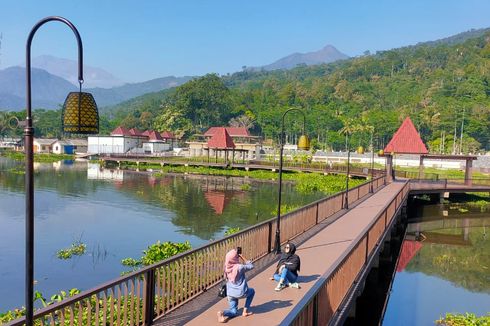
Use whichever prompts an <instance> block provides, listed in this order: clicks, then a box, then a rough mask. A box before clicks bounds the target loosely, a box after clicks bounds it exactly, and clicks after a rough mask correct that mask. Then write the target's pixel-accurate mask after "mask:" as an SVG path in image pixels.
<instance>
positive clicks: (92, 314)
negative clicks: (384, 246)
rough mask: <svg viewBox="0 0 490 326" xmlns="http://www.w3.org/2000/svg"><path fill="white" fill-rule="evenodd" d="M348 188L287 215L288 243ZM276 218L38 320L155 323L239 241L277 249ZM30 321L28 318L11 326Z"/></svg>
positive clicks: (247, 246)
mask: <svg viewBox="0 0 490 326" xmlns="http://www.w3.org/2000/svg"><path fill="white" fill-rule="evenodd" d="M385 181H386V180H385V177H384V176H382V177H379V178H375V179H373V180H372V181H370V182H368V183H365V184H362V185H360V186H357V187H355V188H352V189H350V190H349V193H348V197H349V202H350V203H352V202H354V201H356V200H357V199H359V198H361V197H362V196H364V195H366V194H367V193H368V192H369V191H370V187H371V185H372V187H373V188H374V189H378V188H380V187H381V186H383V185H384V184H385ZM344 196H345V192H341V193H338V194H335V195H333V196H329V197H326V198H324V199H321V200H319V201H316V202H313V203H311V204H309V205H306V206H304V207H301V208H299V209H297V210H295V211H292V212H290V213H288V214H285V215H283V216H281V238H282V239H283V243H284V242H286V241H287V240H289V239H292V238H294V237H296V236H298V235H300V234H301V233H303V232H305V231H306V230H308V229H310V228H311V227H313V226H315V225H316V224H318V223H319V222H321V221H323V220H325V219H326V218H328V217H329V216H332V215H333V214H335V213H337V212H339V211H340V210H342V209H343V202H344V199H345V197H344ZM275 228H276V219H275V218H273V219H270V220H268V221H264V222H262V223H259V224H257V225H255V226H252V227H250V228H248V229H245V230H243V231H241V232H238V233H235V234H233V235H231V236H228V237H226V238H223V239H221V240H217V241H214V242H212V243H209V244H207V245H204V246H202V247H199V248H196V249H194V250H191V251H188V252H185V253H182V254H180V255H177V256H174V257H172V258H169V259H167V260H164V261H162V262H159V263H156V264H154V265H151V266H147V267H145V268H142V269H141V270H139V271H136V272H133V273H131V274H128V275H127V276H123V277H120V278H118V279H115V280H113V281H110V282H108V283H106V284H103V285H100V286H98V287H96V288H94V289H91V290H88V291H84V292H82V293H80V294H78V295H76V296H73V297H70V298H68V299H66V300H64V301H61V302H58V303H55V304H53V305H50V306H47V307H45V308H42V309H39V310H37V311H36V312H35V314H34V320H35V324H36V325H100V324H102V325H150V324H151V323H152V322H153V320H155V319H156V318H160V317H162V316H164V315H166V314H167V313H169V312H170V311H172V310H174V309H176V308H177V307H179V306H181V305H183V304H185V303H186V302H188V301H190V300H192V299H193V298H195V297H196V296H197V295H199V294H201V293H202V292H203V291H206V290H207V289H208V288H210V287H213V286H214V285H216V284H217V283H219V282H220V281H221V279H222V277H223V259H224V257H225V254H226V252H227V251H228V250H229V249H230V248H235V247H237V246H238V245H239V246H241V247H242V248H243V251H244V252H246V253H247V257H248V258H250V259H252V260H257V259H259V258H261V257H263V256H265V255H267V254H268V253H270V252H271V251H272V249H273V245H274V239H275V238H274V230H275ZM23 324H25V318H20V319H17V320H15V321H12V322H10V323H8V324H7V325H8V326H14V325H15V326H17V325H23Z"/></svg>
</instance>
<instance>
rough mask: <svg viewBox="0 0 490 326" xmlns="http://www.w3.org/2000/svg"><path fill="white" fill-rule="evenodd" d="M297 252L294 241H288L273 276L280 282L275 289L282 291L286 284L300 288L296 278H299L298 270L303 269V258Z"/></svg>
mask: <svg viewBox="0 0 490 326" xmlns="http://www.w3.org/2000/svg"><path fill="white" fill-rule="evenodd" d="M295 252H296V246H295V245H294V243H292V242H288V243H286V246H285V247H284V253H283V254H282V255H281V258H280V259H279V262H278V263H277V269H276V273H275V274H274V276H273V279H274V280H276V281H277V282H279V283H277V286H276V288H275V289H274V290H276V291H281V290H282V289H284V288H285V287H286V286H290V287H292V288H296V289H299V288H300V286H299V284H298V283H297V282H296V280H297V279H298V272H299V270H300V269H301V260H300V259H299V256H298V255H296V254H295Z"/></svg>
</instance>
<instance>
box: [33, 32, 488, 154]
mask: <svg viewBox="0 0 490 326" xmlns="http://www.w3.org/2000/svg"><path fill="white" fill-rule="evenodd" d="M489 95H490V33H486V34H485V35H483V36H479V37H475V38H471V39H467V40H466V41H464V42H462V43H458V44H452V43H435V44H421V45H417V46H411V47H405V48H399V49H394V50H389V51H382V52H377V53H376V54H373V55H363V56H359V57H356V58H351V59H348V60H343V61H339V62H335V63H331V64H323V65H316V66H301V67H297V68H295V69H292V70H276V71H250V70H246V69H245V70H244V71H241V72H237V73H234V74H231V75H226V76H218V75H217V74H208V75H205V76H202V77H200V78H196V79H194V80H191V81H189V82H187V83H185V84H183V85H181V86H179V87H176V88H174V89H170V90H165V91H161V92H157V93H151V94H146V95H143V96H140V97H138V98H135V99H132V100H130V101H127V102H124V103H121V104H119V105H116V106H114V107H110V108H104V109H103V110H102V111H101V112H102V113H101V117H102V123H101V132H105V133H107V132H109V131H110V130H111V128H114V127H115V126H117V125H123V126H125V127H127V128H132V127H135V128H139V129H150V128H152V129H156V130H160V131H163V130H169V131H172V132H174V133H176V134H177V135H179V136H181V137H183V139H186V138H189V137H192V135H194V134H202V133H203V132H204V131H205V130H206V129H207V128H209V127H210V126H227V125H234V126H244V127H247V128H248V129H249V130H250V132H251V133H252V134H255V135H260V136H262V137H264V138H266V139H272V140H273V141H277V140H278V137H279V133H280V127H281V126H280V119H281V116H282V113H283V112H285V110H287V109H288V108H290V107H298V108H301V109H303V110H304V111H305V112H306V119H307V122H306V125H307V126H306V128H307V130H306V131H307V133H308V135H309V136H310V137H311V138H312V144H313V146H314V147H315V148H325V149H334V150H343V149H344V148H345V138H344V136H345V134H351V143H352V144H353V146H356V147H357V146H363V147H365V148H368V147H369V146H370V145H371V143H374V147H375V148H382V147H383V146H385V145H386V143H387V142H388V141H389V140H390V139H391V137H392V135H393V133H394V132H395V131H396V130H397V128H398V127H399V126H400V124H401V122H402V121H403V119H404V118H405V117H407V116H409V117H410V118H411V119H412V121H413V122H414V124H415V126H416V128H417V130H418V131H419V133H420V135H421V137H422V139H423V141H424V142H425V143H426V144H427V145H428V147H429V149H430V151H431V152H435V153H439V152H443V153H446V154H448V153H453V152H454V153H460V152H462V153H476V152H479V151H484V150H490V98H489ZM36 112H37V115H38V117H39V122H38V125H41V126H40V127H39V126H37V128H38V131H37V132H38V133H40V134H42V135H47V134H50V133H51V134H54V133H55V131H54V130H55V126H50V124H49V122H48V121H51V119H45V120H47V121H46V124H47V125H46V126H44V127H43V121H44V119H43V116H45V115H52V114H55V113H52V112H49V111H43V112H41V111H36ZM56 112H58V113H56V114H58V115H59V111H56ZM57 121H60V120H59V119H58V120H57ZM43 128H45V129H44V131H43ZM301 129H302V117H301V116H300V115H298V116H295V114H293V113H292V114H291V116H289V115H288V119H287V121H286V130H287V132H286V133H287V135H288V139H289V140H294V139H295V138H297V137H298V135H299V134H300V133H301Z"/></svg>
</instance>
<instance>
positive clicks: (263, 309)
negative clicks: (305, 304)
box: [253, 300, 293, 315]
mask: <svg viewBox="0 0 490 326" xmlns="http://www.w3.org/2000/svg"><path fill="white" fill-rule="evenodd" d="M292 305H293V303H292V300H272V301H268V302H265V303H262V304H259V305H257V306H253V312H254V314H255V315H258V314H265V313H268V312H270V311H273V310H276V309H281V308H286V307H290V306H292Z"/></svg>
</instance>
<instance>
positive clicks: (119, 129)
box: [111, 126, 131, 136]
mask: <svg viewBox="0 0 490 326" xmlns="http://www.w3.org/2000/svg"><path fill="white" fill-rule="evenodd" d="M111 136H131V133H130V132H129V130H128V129H126V128H124V127H121V126H119V127H117V128H116V129H114V130H113V131H112V132H111Z"/></svg>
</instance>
